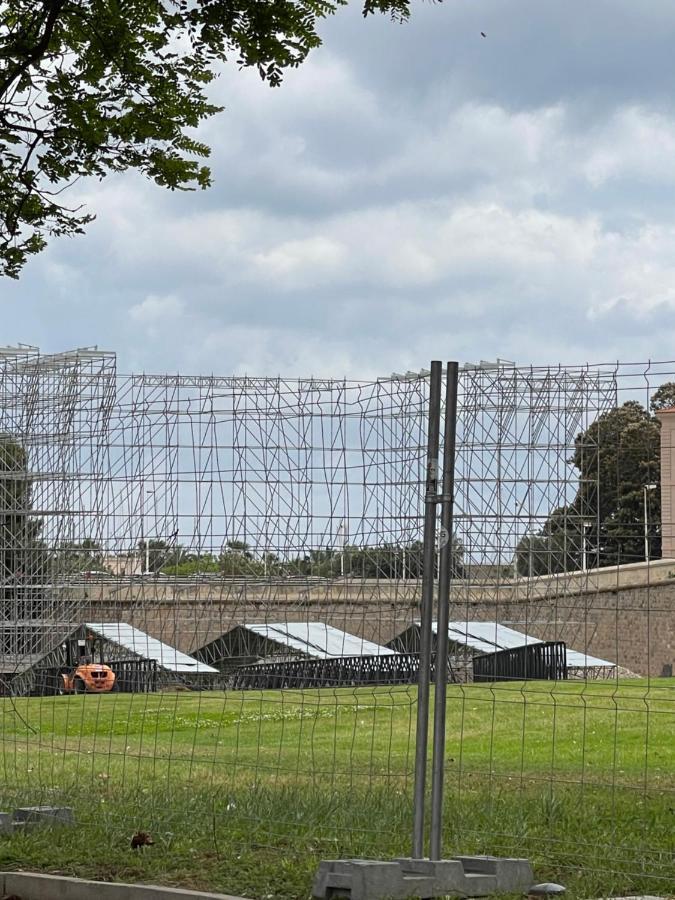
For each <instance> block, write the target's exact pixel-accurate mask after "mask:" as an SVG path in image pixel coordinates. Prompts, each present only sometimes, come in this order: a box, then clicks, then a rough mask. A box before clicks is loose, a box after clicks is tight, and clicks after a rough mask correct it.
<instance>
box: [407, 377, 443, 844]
mask: <svg viewBox="0 0 675 900" xmlns="http://www.w3.org/2000/svg"><path fill="white" fill-rule="evenodd" d="M442 379H443V367H442V365H441V363H440V361H438V360H435V361H434V362H432V363H431V375H430V380H429V426H428V432H427V435H428V437H427V472H426V491H425V496H424V546H423V572H422V608H421V616H420V619H421V621H420V666H419V677H418V682H417V684H418V687H417V728H416V738H415V788H414V800H413V803H414V805H413V841H412V856H413V858H414V859H421V858H422V857H423V856H424V800H425V794H426V780H427V747H428V736H429V681H430V667H431V619H432V615H433V605H434V555H435V549H436V547H435V544H436V504H437V502H438V445H439V439H440V429H441V383H442Z"/></svg>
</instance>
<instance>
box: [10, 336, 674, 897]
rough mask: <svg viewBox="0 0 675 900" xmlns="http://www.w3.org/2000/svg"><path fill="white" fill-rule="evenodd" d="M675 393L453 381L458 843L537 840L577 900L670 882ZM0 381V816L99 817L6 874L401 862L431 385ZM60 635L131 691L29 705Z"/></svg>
mask: <svg viewBox="0 0 675 900" xmlns="http://www.w3.org/2000/svg"><path fill="white" fill-rule="evenodd" d="M674 384H675V372H674V371H673V367H672V366H671V365H670V364H663V365H658V364H654V363H651V364H649V365H645V366H633V365H626V366H611V367H608V366H581V367H562V366H554V367H542V368H516V367H513V366H507V365H503V364H501V365H498V366H488V365H483V366H478V367H468V368H463V369H462V371H461V373H460V380H459V394H458V415H457V445H456V472H455V484H454V521H453V535H452V579H451V583H450V610H449V613H450V614H449V621H448V625H447V635H446V634H445V633H443V634H440V633H439V631H443V632H444V631H445V628H444V627H443V628H441V629H439V627H438V623H435V624H434V626H433V629H432V630H433V635H432V647H431V651H432V663H433V658H434V656H435V654H436V653H437V652H438V647H439V641H442V642H445V641H447V649H448V658H449V660H450V668H449V670H448V685H447V715H446V723H445V724H446V733H447V746H446V751H445V787H444V796H445V806H444V809H445V813H444V819H443V822H442V826H443V832H444V834H443V838H444V840H443V846H444V849H445V852H446V854H455V853H489V854H498V855H508V856H529V857H531V858H532V859H533V861H534V862H535V864H536V871H537V876H538V877H539V879H540V880H541V881H548V880H553V881H560V882H562V883H564V884H566V885H567V886H568V888H569V892H570V894H571V895H572V896H579V897H591V896H601V895H602V896H607V895H608V894H609V892H612V893H614V894H622V895H625V894H629V893H643V894H664V893H666V892H667V890H668V889H669V886H670V885H671V883H672V879H673V847H672V806H673V802H674V796H673V788H674V784H673V771H675V760H674V759H673V752H674V750H673V741H672V733H673V731H674V730H675V729H674V725H675V716H674V710H675V692H674V689H675V682H673V679H672V664H673V661H674V660H673V650H672V648H673V647H674V646H675V633H674V632H673V627H674V626H673V619H674V617H673V591H674V590H675V588H674V587H673V585H674V583H675V582H674V580H673V574H674V573H675V562H672V559H673V558H674V557H675V547H673V545H672V544H673V533H674V532H673V525H672V510H671V507H670V505H669V504H670V503H671V500H672V497H671V494H672V490H671V479H672V474H671V473H672V472H675V456H674V455H673V454H675V439H674V437H673V435H674V434H675V421H673V422H671V419H670V418H669V415H670V413H669V410H670V408H671V407H674V406H675V386H674ZM0 392H1V395H2V403H0V515H1V516H2V523H1V524H2V530H1V531H0V539H1V541H2V546H1V547H0V566H1V567H2V572H1V573H0V574H1V576H2V577H1V578H0V608H1V610H2V613H1V615H0V696H1V699H0V715H1V717H2V718H1V725H2V727H1V728H0V753H1V755H2V760H1V762H2V766H3V779H2V784H1V785H0V808H2V809H3V810H4V809H10V810H11V809H12V808H14V807H17V806H28V805H30V806H34V805H38V804H41V803H42V804H49V805H53V804H58V803H63V804H67V805H69V806H72V807H73V808H74V810H75V815H76V819H77V821H78V823H79V824H78V828H79V829H81V831H80V832H79V834H80V835H82V834H86V836H87V837H86V854H85V852H84V850H83V849H82V846H83V845H82V842H81V840H80V838H79V837H74V836H73V835H72V834H70V835H68V834H64V833H57V832H50V833H48V834H47V833H46V832H45V833H44V834H40V833H38V832H35V833H34V834H31V836H30V840H29V843H27V844H25V845H24V844H21V859H22V864H24V862H25V863H26V864H28V863H30V864H34V865H35V866H42V867H45V868H53V867H54V865H55V863H54V860H55V859H56V858H57V857H56V856H55V854H57V853H58V865H59V866H60V867H63V868H68V869H69V870H71V871H81V872H83V873H84V872H85V871H86V873H87V874H91V873H92V872H100V873H102V874H104V875H105V877H108V878H116V877H118V876H119V877H121V876H123V875H124V877H129V875H128V873H129V872H133V876H134V877H136V878H138V880H145V881H156V880H162V879H163V880H165V881H167V882H169V883H172V884H186V885H189V886H193V887H194V886H204V887H210V888H211V889H213V890H223V889H225V890H227V891H228V892H230V893H240V894H242V895H244V896H250V897H256V898H258V897H260V898H262V897H265V898H268V900H269V898H272V897H284V898H289V897H306V896H308V894H309V890H310V886H311V880H312V874H313V871H314V868H315V866H316V864H317V863H318V861H319V860H320V859H322V858H335V857H347V858H354V857H381V858H385V859H387V858H391V857H394V856H401V855H407V854H409V852H410V836H411V833H412V827H413V816H412V799H413V788H414V784H413V773H414V760H415V749H416V747H415V739H414V734H415V721H416V714H417V688H416V683H415V680H416V677H418V674H419V663H418V654H419V649H420V631H419V623H420V603H421V578H422V559H423V547H422V537H423V520H424V492H425V479H426V469H425V465H426V461H425V454H426V446H427V419H428V412H429V378H428V375H427V374H426V373H425V372H421V373H420V374H418V375H413V374H408V375H405V376H396V377H387V378H383V379H381V380H379V381H370V382H356V381H344V380H340V381H338V380H324V379H316V378H312V379H306V380H291V379H282V378H271V379H270V378H249V377H246V378H244V377H237V378H225V377H223V378H221V377H216V376H209V377H202V376H194V377H192V376H183V375H177V376H170V375H159V376H151V375H142V376H125V375H120V374H118V373H117V371H116V364H115V359H114V356H113V355H111V354H105V353H98V352H95V351H78V352H76V353H72V354H57V355H54V356H42V355H40V354H39V353H36V352H33V351H30V350H20V351H17V352H16V353H14V354H12V353H11V352H9V351H7V352H5V353H4V355H2V357H0ZM650 403H651V404H653V407H650ZM657 408H658V410H657ZM657 412H658V414H657ZM672 419H673V420H675V416H673V417H672ZM671 426H672V427H671ZM662 500H663V502H662ZM433 556H434V559H433V562H434V568H435V567H436V565H437V562H438V553H437V552H436V553H435V554H433ZM434 587H435V589H436V587H437V586H436V585H435V586H434ZM534 640H537V641H541V642H543V643H542V644H540V645H535V644H533V643H532V642H533V641H534ZM563 645H564V647H565V649H566V665H567V670H568V674H569V676H570V677H569V678H565V677H564V663H563V659H562V655H561V654H562V651H561V648H562V647H563ZM443 646H444V644H443ZM524 646H526V649H525V650H523V649H522V648H523V647H524ZM533 647H539V648H540V649H532V648H533ZM397 653H398V654H400V655H398V656H397V655H395V654H397ZM542 654H544V657H543V658H540V657H541V655H542ZM546 654H548V656H546ZM533 655H534V657H535V659H536V660H538V661H535V662H533V661H532V657H533ZM66 658H67V659H70V660H72V659H73V658H75V659H79V658H82V659H85V658H92V659H96V660H97V661H101V662H103V663H107V664H110V665H111V667H113V668H114V669H115V667H117V671H118V677H119V685H120V688H121V690H120V691H119V692H116V693H114V694H110V695H108V694H101V695H96V696H94V695H92V694H86V695H84V696H49V695H48V694H49V691H48V690H47V685H48V683H51V682H49V679H48V678H47V675H48V672H47V670H49V669H56V668H57V663H58V665H60V666H62V665H63V664H64V663H63V660H65V659H66ZM486 658H487V660H488V661H487V662H486ZM523 659H524V660H525V662H526V665H525V663H524V662H523ZM516 663H517V664H518V665H519V666H520V668H513V666H515V665H516ZM540 663H541V666H540ZM486 666H487V671H486V668H485V667H486ZM497 666H500V667H502V666H503V667H504V671H502V669H501V668H500V669H499V671H497V668H496V667H497ZM490 667H492V668H490ZM43 670H44V671H43ZM518 674H520V675H522V674H525V675H527V678H526V679H524V680H520V679H519V680H510V679H511V677H516V675H518ZM533 674H537V675H541V676H542V678H536V679H533V678H532V677H531V676H532V675H533ZM548 674H556V675H557V676H558V677H557V678H555V679H547V678H546V677H545V676H546V675H548ZM430 675H431V677H433V671H432V672H431V673H430ZM507 675H508V678H509V680H507V678H506V676H507ZM474 676H475V677H474ZM572 676H573V677H572ZM486 677H487V678H489V680H488V681H485V680H483V679H484V678H486ZM39 679H42V682H43V683H44V690H39V689H36V690H34V691H33V693H36V694H40V695H39V696H26V694H27V693H28V692H29V691H28V687H27V686H29V685H31V684H34V682H35V681H36V680H39ZM149 685H152V687H151V689H149ZM38 687H39V685H38ZM155 688H156V689H155ZM430 702H431V709H432V712H433V702H434V696H433V691H432V692H431V698H430ZM136 831H148V832H150V833H152V835H153V837H154V841H155V843H154V847H153V848H152V852H148V853H147V854H142V853H138V854H136V853H135V854H134V855H133V857H132V859H133V862H132V863H130V861H129V860H130V856H129V854H130V852H131V850H130V847H129V840H130V838H131V835H132V834H133V833H134V832H136ZM3 840H4V839H3ZM15 840H16V841H19V842H21V841H24V840H28V836H27V835H26V836H24V837H20V836H16V837H10V838H7V841H8V842H9V846H14V844H13V842H14V841H15ZM16 846H18V844H17V845H16ZM28 847H30V850H27V849H26V848H28ZM11 853H14V850H12V851H11ZM17 854H18V851H17ZM85 856H86V860H85ZM27 857H30V858H29V859H28V858H27ZM12 858H18V856H16V857H12Z"/></svg>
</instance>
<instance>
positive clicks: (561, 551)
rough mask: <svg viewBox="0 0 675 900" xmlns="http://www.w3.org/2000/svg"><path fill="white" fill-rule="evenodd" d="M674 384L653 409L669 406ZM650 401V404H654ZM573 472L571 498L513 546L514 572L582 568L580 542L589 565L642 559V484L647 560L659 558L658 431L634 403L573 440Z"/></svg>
mask: <svg viewBox="0 0 675 900" xmlns="http://www.w3.org/2000/svg"><path fill="white" fill-rule="evenodd" d="M669 393H672V394H673V395H675V385H670V386H669V385H663V386H662V388H660V389H659V391H657V392H656V393H655V394H654V397H653V398H652V404H651V405H652V408H653V409H654V408H660V407H659V406H658V404H660V403H662V404H664V405H666V406H669V405H670V401H669V399H668V397H669ZM654 402H656V404H657V405H656V407H655V406H654ZM570 462H572V463H573V464H574V466H575V468H576V469H577V472H578V474H579V487H578V490H577V494H576V497H575V499H574V501H573V502H572V503H571V504H569V505H568V506H563V507H560V508H559V509H556V510H554V512H553V513H552V514H551V515H550V516H549V518H548V520H547V521H546V523H545V524H544V526H543V528H541V529H540V531H538V532H536V533H535V534H530V535H525V536H524V537H523V538H522V539H521V541H520V542H519V544H518V547H517V549H516V562H517V568H518V572H519V574H521V575H527V574H528V573H529V572H532V574H533V575H535V576H536V575H544V574H553V573H556V572H563V571H574V570H575V569H580V568H581V567H582V560H583V556H584V552H583V551H584V542H585V547H586V561H587V564H588V565H589V566H610V565H615V564H621V563H629V562H637V561H639V560H643V559H644V558H645V547H644V487H645V486H646V485H649V484H654V485H656V489H655V490H651V491H648V494H647V501H648V519H649V521H650V523H651V526H650V529H649V532H650V533H649V542H650V557H651V558H656V557H659V556H660V555H661V534H660V520H661V498H660V492H659V490H658V488H659V486H660V480H661V471H660V426H659V422H658V420H657V418H656V417H655V416H653V415H650V413H649V412H648V411H647V410H646V409H645V408H644V407H643V406H642V405H641V404H640V403H637V402H636V401H632V400H631V401H628V402H627V403H624V404H623V405H622V406H618V407H616V408H615V409H612V410H610V411H609V412H607V413H604V414H603V415H601V416H599V418H598V419H597V420H596V421H595V422H593V423H592V424H591V425H590V426H589V427H588V428H587V429H586V431H584V432H582V433H581V434H579V435H578V436H577V438H576V441H575V448H574V455H573V457H572V459H571V460H570Z"/></svg>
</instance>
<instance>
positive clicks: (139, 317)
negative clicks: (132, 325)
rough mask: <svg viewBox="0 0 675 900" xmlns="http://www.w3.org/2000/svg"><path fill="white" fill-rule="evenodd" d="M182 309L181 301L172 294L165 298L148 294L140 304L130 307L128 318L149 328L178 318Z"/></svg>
mask: <svg viewBox="0 0 675 900" xmlns="http://www.w3.org/2000/svg"><path fill="white" fill-rule="evenodd" d="M184 309H185V304H184V303H183V301H182V300H181V299H180V298H178V297H175V296H173V294H167V295H165V296H157V295H155V294H149V295H148V296H147V297H146V298H145V299H144V300H143V301H142V302H141V303H137V304H135V305H134V306H132V307H131V309H130V310H129V317H130V318H131V319H132V320H133V321H134V322H139V323H140V324H141V325H146V326H149V327H151V326H155V325H160V324H162V323H165V322H166V321H167V320H171V319H177V318H179V317H180V316H181V315H182V314H183V310H184Z"/></svg>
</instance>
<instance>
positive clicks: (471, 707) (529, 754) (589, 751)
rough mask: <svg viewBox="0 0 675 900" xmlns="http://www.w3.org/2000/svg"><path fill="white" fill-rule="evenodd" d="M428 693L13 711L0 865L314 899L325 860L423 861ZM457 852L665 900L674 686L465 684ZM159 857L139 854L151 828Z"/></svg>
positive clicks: (601, 889) (455, 815) (5, 713)
mask: <svg viewBox="0 0 675 900" xmlns="http://www.w3.org/2000/svg"><path fill="white" fill-rule="evenodd" d="M415 701H416V692H415V689H414V688H409V687H399V688H377V689H366V688H363V689H351V690H348V689H345V690H337V691H335V690H325V691H303V692H299V691H298V692H294V691H285V692H283V693H282V692H269V693H262V694H261V693H254V692H248V693H244V694H241V693H236V694H235V693H230V694H225V693H203V694H189V693H164V694H155V695H123V694H116V695H109V696H98V697H95V696H84V697H82V696H73V697H57V698H30V699H18V700H10V699H7V698H4V699H2V700H1V701H0V703H1V706H0V734H1V737H2V743H1V749H2V757H1V759H0V765H1V766H2V786H1V787H0V809H7V808H11V807H12V806H16V805H35V804H38V803H52V802H55V803H61V802H67V803H69V804H70V805H73V806H74V807H75V809H76V814H77V818H78V822H79V823H80V827H78V828H76V829H72V830H60V831H56V830H53V831H32V832H28V833H25V834H21V835H15V836H12V837H0V869H1V868H5V869H9V868H27V869H30V868H32V869H41V870H45V871H53V872H60V873H67V874H79V875H82V876H87V877H99V878H105V879H114V880H138V881H146V882H155V883H157V882H161V883H165V884H175V885H185V886H189V887H196V888H209V889H211V890H221V891H223V892H230V893H241V894H242V895H244V896H249V897H254V898H258V897H260V898H277V897H278V898H282V897H283V898H301V897H308V896H309V892H310V887H311V880H312V876H313V873H314V870H315V867H316V864H317V862H318V860H320V859H322V858H335V857H336V856H364V857H384V858H387V857H389V856H392V855H401V854H406V853H407V852H409V842H410V831H411V803H410V798H411V791H412V765H413V753H414V740H413V735H414V720H415V713H416V703H415ZM447 732H448V748H447V776H446V788H447V789H446V797H447V800H446V814H445V850H446V853H447V854H448V855H452V854H454V853H458V852H472V853H498V854H508V855H520V856H528V857H529V858H530V859H531V860H532V862H533V864H534V865H535V870H536V874H537V876H538V877H539V878H540V879H541V880H555V881H560V882H562V883H563V884H565V885H567V887H568V896H569V897H571V898H575V897H580V898H581V897H593V896H600V895H605V896H607V895H609V894H611V893H614V894H617V893H622V894H627V893H639V892H642V893H652V894H661V895H668V893H669V892H672V891H673V890H674V888H673V885H675V870H674V868H673V860H674V855H673V854H674V850H675V846H674V834H675V679H659V680H658V681H653V682H651V683H647V682H646V681H626V682H619V683H618V684H617V683H616V682H610V683H594V684H580V683H574V682H561V683H558V684H552V683H550V682H546V683H544V682H542V683H528V684H526V685H524V684H516V683H509V684H504V685H500V686H495V687H490V686H475V685H470V686H463V687H460V686H453V687H451V688H450V689H449V697H448V719H447ZM138 829H142V830H148V831H150V832H151V833H152V835H153V837H154V839H155V845H154V846H153V847H151V848H148V849H147V850H146V851H143V852H137V851H132V850H131V849H130V847H129V840H130V837H131V835H132V834H133V832H134V831H136V830H138Z"/></svg>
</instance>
